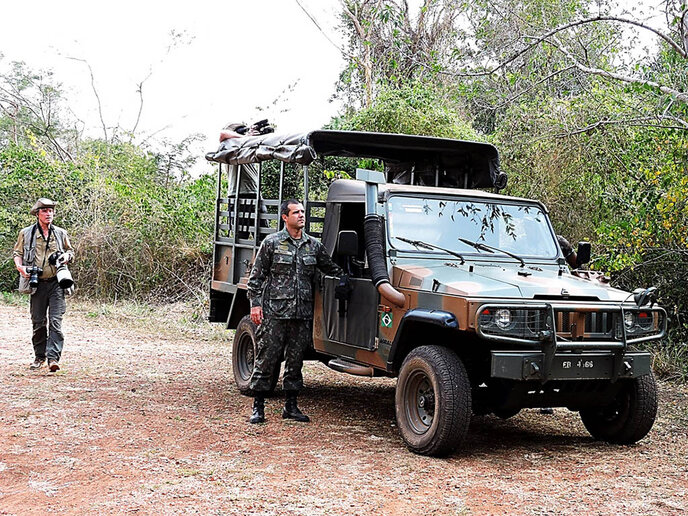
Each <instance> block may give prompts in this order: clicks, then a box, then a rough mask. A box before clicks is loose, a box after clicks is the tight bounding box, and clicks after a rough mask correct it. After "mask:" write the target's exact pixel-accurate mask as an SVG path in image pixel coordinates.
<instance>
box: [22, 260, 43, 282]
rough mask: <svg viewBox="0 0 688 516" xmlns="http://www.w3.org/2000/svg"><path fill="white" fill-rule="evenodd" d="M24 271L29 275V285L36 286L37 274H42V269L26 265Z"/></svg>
mask: <svg viewBox="0 0 688 516" xmlns="http://www.w3.org/2000/svg"><path fill="white" fill-rule="evenodd" d="M26 273H27V274H28V275H29V276H30V278H29V287H31V288H38V276H40V275H41V274H43V269H41V268H40V267H37V266H35V265H34V266H32V267H27V268H26Z"/></svg>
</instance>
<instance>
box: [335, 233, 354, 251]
mask: <svg viewBox="0 0 688 516" xmlns="http://www.w3.org/2000/svg"><path fill="white" fill-rule="evenodd" d="M337 254H338V255H339V256H358V233H356V232H355V231H353V230H350V229H347V230H344V231H340V232H339V235H337Z"/></svg>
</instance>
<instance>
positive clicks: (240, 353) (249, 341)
mask: <svg viewBox="0 0 688 516" xmlns="http://www.w3.org/2000/svg"><path fill="white" fill-rule="evenodd" d="M256 329H257V328H256V325H255V324H253V321H251V317H250V316H249V315H246V316H244V317H242V318H241V320H240V321H239V325H238V326H237V329H236V332H235V333H234V341H233V342H232V372H233V373H234V383H236V386H237V388H238V389H239V392H241V393H242V394H246V395H251V394H252V392H251V388H250V382H251V373H252V372H253V358H254V357H255V356H256ZM280 365H281V364H280V363H278V364H277V368H276V370H275V371H274V372H273V374H272V379H271V381H270V392H269V393H268V394H271V393H272V392H273V391H274V390H275V387H276V386H277V381H278V380H279V373H280Z"/></svg>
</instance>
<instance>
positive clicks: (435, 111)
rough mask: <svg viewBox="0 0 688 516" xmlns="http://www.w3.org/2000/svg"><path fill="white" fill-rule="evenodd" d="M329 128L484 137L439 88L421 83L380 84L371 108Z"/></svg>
mask: <svg viewBox="0 0 688 516" xmlns="http://www.w3.org/2000/svg"><path fill="white" fill-rule="evenodd" d="M332 128H333V129H343V130H357V131H377V132H386V133H402V134H420V135H426V136H440V137H445V138H457V139H460V140H472V141H479V140H484V139H485V138H484V137H483V136H481V135H479V134H478V133H477V132H476V131H475V130H473V129H472V128H471V126H470V124H469V123H468V122H466V121H465V120H463V119H462V118H461V116H460V115H459V113H458V112H457V111H456V110H455V109H452V106H450V105H449V101H448V100H447V99H445V98H444V97H443V95H442V92H441V91H440V90H438V89H436V88H433V87H432V86H429V85H425V84H422V83H420V82H413V83H410V84H404V85H402V86H399V87H391V86H383V87H381V88H380V91H379V93H378V95H377V96H376V97H375V100H374V101H373V103H372V105H371V106H370V107H368V108H364V109H361V110H360V111H358V112H355V113H352V114H351V115H350V116H347V117H343V118H341V119H338V120H336V121H334V122H333V125H332Z"/></svg>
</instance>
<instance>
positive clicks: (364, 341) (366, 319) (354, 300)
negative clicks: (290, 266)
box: [322, 276, 380, 350]
mask: <svg viewBox="0 0 688 516" xmlns="http://www.w3.org/2000/svg"><path fill="white" fill-rule="evenodd" d="M322 282H323V285H322V303H323V306H322V310H323V312H322V313H323V323H324V328H323V331H324V334H325V338H326V339H327V340H329V341H334V342H338V343H341V344H346V345H348V346H352V347H355V348H360V349H367V350H374V349H376V342H375V339H376V337H377V336H378V335H377V329H378V325H377V309H378V305H379V302H380V295H379V294H378V292H377V289H376V288H375V286H374V285H373V282H372V280H371V279H370V278H357V277H352V278H351V284H352V286H353V290H352V292H351V298H350V299H349V301H348V302H347V303H346V310H345V312H344V313H340V306H339V304H340V303H339V300H338V299H336V298H335V288H336V287H337V284H338V283H339V278H335V277H332V276H325V277H323V279H322Z"/></svg>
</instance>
